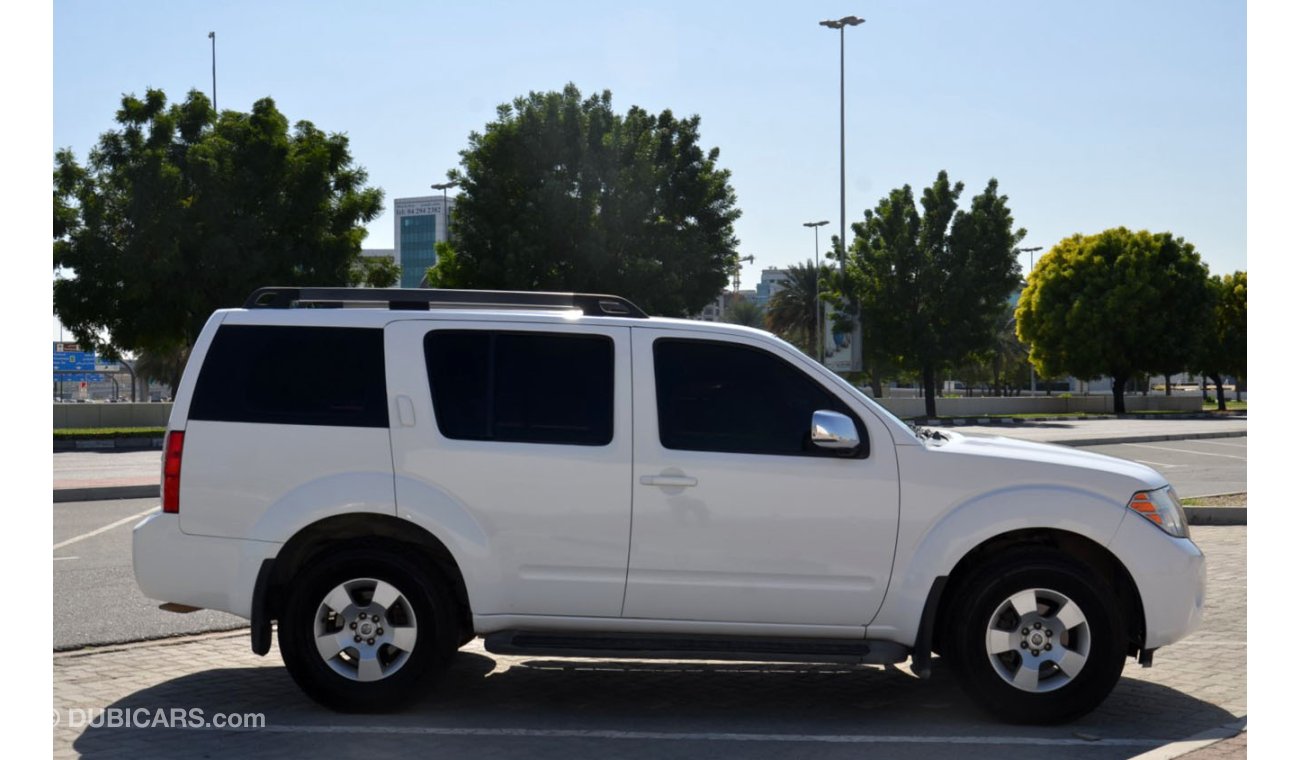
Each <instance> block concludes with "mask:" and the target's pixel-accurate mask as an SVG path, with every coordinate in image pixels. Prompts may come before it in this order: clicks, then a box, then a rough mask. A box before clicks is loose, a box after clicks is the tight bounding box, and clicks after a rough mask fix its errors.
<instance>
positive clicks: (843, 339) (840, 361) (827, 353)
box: [822, 304, 862, 372]
mask: <svg viewBox="0 0 1300 760" xmlns="http://www.w3.org/2000/svg"><path fill="white" fill-rule="evenodd" d="M835 322H836V315H835V307H833V306H831V305H830V304H827V305H826V324H825V325H823V326H822V335H823V336H824V337H823V338H822V364H824V365H826V368H827V369H830V370H833V371H835V372H861V371H862V327H861V326H860V325H858V323H857V320H854V322H853V329H852V330H851V331H850V330H841V329H839V328H838V327H836V324H835Z"/></svg>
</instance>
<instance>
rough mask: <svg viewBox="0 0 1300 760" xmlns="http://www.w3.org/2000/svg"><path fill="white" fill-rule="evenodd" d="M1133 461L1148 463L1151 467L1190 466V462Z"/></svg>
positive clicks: (1171, 467)
mask: <svg viewBox="0 0 1300 760" xmlns="http://www.w3.org/2000/svg"><path fill="white" fill-rule="evenodd" d="M1133 461H1134V462H1139V463H1141V464H1149V465H1151V466H1152V467H1168V468H1170V469H1176V468H1179V467H1191V465H1190V464H1167V463H1165V462H1148V461H1147V460H1145V459H1134V460H1133Z"/></svg>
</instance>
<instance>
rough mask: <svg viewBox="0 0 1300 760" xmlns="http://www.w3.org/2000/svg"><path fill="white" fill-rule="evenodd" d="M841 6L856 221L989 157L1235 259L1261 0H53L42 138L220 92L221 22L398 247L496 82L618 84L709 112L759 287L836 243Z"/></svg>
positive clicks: (1048, 240)
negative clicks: (405, 204)
mask: <svg viewBox="0 0 1300 760" xmlns="http://www.w3.org/2000/svg"><path fill="white" fill-rule="evenodd" d="M850 14H856V15H858V16H861V17H862V18H864V19H865V20H866V23H864V24H862V25H860V26H857V27H854V28H850V29H848V30H847V31H846V32H845V39H844V42H845V61H844V66H845V110H846V128H845V143H846V148H845V160H846V165H847V170H846V175H847V176H846V191H845V197H846V208H847V213H846V216H847V224H848V225H852V223H853V222H854V221H857V220H859V219H861V218H862V212H863V210H864V209H867V208H870V207H873V206H875V204H876V203H877V202H878V201H879V200H880V199H881V198H882V197H884V196H885V195H886V194H887V193H888V192H889V191H890V190H891V189H893V188H896V187H901V186H902V185H904V184H910V185H912V187H913V188H914V189H917V190H918V191H919V188H921V187H924V186H926V185H928V184H930V183H931V182H933V181H934V179H935V176H936V174H937V173H938V172H939V171H940V170H947V171H948V174H949V176H950V178H952V179H953V180H960V181H962V182H964V183H965V185H966V192H965V194H964V196H963V197H964V199H965V200H966V201H967V203H968V202H969V199H970V198H971V197H972V196H973V195H975V194H976V193H978V192H980V191H981V190H983V188H984V186H985V184H986V183H987V182H988V181H989V179H990V178H996V179H997V181H998V184H999V189H1000V192H1002V193H1003V194H1005V195H1007V196H1008V198H1009V203H1010V208H1011V210H1012V213H1013V215H1014V217H1015V221H1016V224H1017V225H1018V226H1022V227H1024V228H1025V229H1026V230H1027V231H1028V235H1027V236H1026V238H1025V239H1024V242H1023V243H1022V245H1023V246H1025V247H1030V246H1043V247H1044V248H1045V249H1047V248H1050V247H1051V246H1052V245H1053V244H1054V243H1056V242H1057V241H1059V240H1060V239H1062V238H1064V237H1068V236H1070V235H1072V234H1075V233H1085V234H1091V233H1095V232H1100V231H1101V230H1104V229H1107V228H1110V227H1115V226H1120V225H1123V226H1128V227H1130V228H1138V229H1143V228H1144V229H1150V230H1152V231H1170V232H1173V233H1174V234H1175V235H1177V236H1181V237H1183V238H1185V239H1186V240H1188V241H1189V242H1191V243H1192V244H1193V245H1195V246H1196V248H1197V250H1198V251H1199V252H1200V253H1201V255H1202V257H1203V258H1204V260H1205V261H1206V262H1207V264H1208V265H1209V267H1210V270H1211V271H1212V272H1215V273H1224V272H1231V271H1233V270H1237V269H1246V12H1245V5H1244V3H1240V2H1230V1H1225V0H1213V1H1207V0H1177V1H1173V0H1145V1H1144V2H1141V3H1133V2H1114V1H1113V0H1090V1H1089V2H1086V3H1047V2H1037V1H1029V0H1023V1H1022V0H987V1H986V2H980V3H971V2H967V1H963V0H853V1H851V2H847V3H846V2H844V0H838V2H835V3H826V2H811V3H788V2H781V3H778V2H752V3H744V4H740V3H722V2H705V1H701V0H695V1H694V2H680V1H677V0H674V1H672V2H656V3H654V4H653V5H650V4H630V3H629V4H621V5H620V4H612V3H607V2H599V3H597V2H557V3H535V2H477V3H451V2H382V3H373V4H366V5H365V6H364V8H363V6H362V5H361V4H358V3H355V2H332V1H328V0H325V1H321V0H317V1H316V2H296V1H285V2H276V3H265V2H244V1H242V0H235V1H232V2H222V3H193V2H174V1H170V0H169V1H168V2H156V1H154V0H130V1H129V2H120V3H105V2H98V1H95V0H58V1H57V2H55V3H54V6H53V23H54V37H53V65H54V68H53V74H54V88H53V96H54V101H53V104H54V130H53V137H54V140H53V147H54V148H63V147H67V148H71V149H72V150H73V151H74V153H75V154H76V155H77V157H78V159H80V160H84V159H85V157H86V155H87V153H88V152H89V150H90V148H91V147H92V146H93V145H94V143H95V142H96V140H97V139H98V137H99V135H100V134H101V133H103V132H104V131H106V130H108V129H110V128H112V127H113V126H114V123H113V113H114V111H115V110H116V108H117V107H118V105H119V103H120V99H121V96H122V95H123V94H124V93H135V94H140V95H143V93H144V91H145V89H146V88H149V87H154V88H160V89H162V90H163V91H164V92H165V93H167V95H168V96H169V99H170V100H172V101H179V100H181V99H183V98H184V96H185V93H186V92H187V91H188V90H190V89H200V90H202V91H204V92H205V93H208V94H209V95H211V92H212V47H211V45H212V42H211V41H210V40H209V39H208V32H209V31H213V32H216V87H217V90H216V95H217V103H218V105H219V106H220V107H221V108H223V109H237V110H241V111H248V110H250V109H251V106H252V104H253V102H254V101H256V100H257V99H259V98H262V97H268V96H269V97H271V98H273V99H274V100H275V102H276V104H277V106H278V107H279V108H280V110H281V111H282V112H283V113H284V114H285V115H286V116H287V117H288V118H289V120H290V121H291V122H293V121H297V120H300V119H305V120H308V121H311V122H313V123H314V124H315V125H316V126H317V127H319V128H321V129H323V130H325V131H328V132H341V133H345V134H347V135H348V137H349V140H350V143H351V150H352V155H353V157H354V159H355V160H356V162H357V163H358V164H360V165H361V166H363V167H365V169H366V170H367V171H368V172H369V176H370V183H371V185H372V186H376V187H379V188H381V189H383V191H384V193H385V198H386V200H385V204H386V211H385V213H384V214H383V215H382V216H381V217H379V218H377V219H376V220H374V221H373V222H372V223H371V224H370V225H369V226H368V230H369V235H368V237H367V239H366V241H365V243H364V247H367V248H388V247H392V244H393V218H392V200H393V199H394V198H399V197H409V196H417V195H429V194H433V193H432V191H430V190H429V185H430V184H432V183H435V182H442V181H445V179H446V173H447V170H448V169H450V168H452V167H453V166H455V165H457V164H458V162H459V160H460V159H459V152H460V151H461V150H463V149H464V148H465V147H466V146H467V144H468V136H469V134H470V132H471V131H475V130H482V129H483V127H484V125H485V124H487V123H488V122H489V121H491V120H493V119H494V118H495V112H496V107H497V105H498V104H501V103H506V102H509V101H511V100H513V99H514V98H515V97H518V96H521V95H525V94H527V93H528V92H530V91H548V90H559V89H561V88H562V87H563V86H564V85H565V84H566V83H568V82H573V83H574V84H576V85H577V86H578V87H579V89H581V90H582V92H583V93H584V94H587V93H592V92H597V91H600V90H604V89H608V90H610V91H611V92H612V94H613V102H614V107H615V109H616V110H617V111H619V112H626V110H627V109H628V108H629V107H631V106H633V105H637V106H640V107H642V108H645V109H647V110H650V111H652V112H659V111H661V110H664V109H670V110H672V112H673V113H674V114H675V115H677V116H679V117H680V116H686V115H690V114H698V115H699V116H700V119H701V130H700V131H701V138H702V144H703V145H704V146H705V147H706V148H709V147H715V146H716V147H717V148H719V149H720V156H719V165H720V166H721V167H722V168H725V169H727V170H729V171H730V172H731V183H732V186H733V187H734V188H735V191H736V196H737V201H738V206H739V208H740V209H741V210H742V216H741V218H740V220H739V221H738V222H737V224H736V234H737V237H738V238H739V240H740V245H739V251H740V254H741V255H742V256H749V255H753V256H754V262H753V264H752V265H751V264H746V265H745V269H744V271H743V273H742V285H743V286H744V287H747V288H749V287H753V286H754V284H755V283H756V282H757V281H758V277H759V272H760V270H761V269H763V268H766V267H784V266H788V265H789V264H792V263H796V262H800V261H804V260H806V259H809V258H811V257H812V255H813V253H814V240H813V234H812V232H811V230H809V229H807V228H805V227H804V226H803V223H804V222H809V221H820V220H823V219H826V220H830V222H831V224H829V225H827V226H826V227H823V228H822V230H821V233H822V234H821V236H820V242H821V243H822V249H823V250H826V249H828V248H829V240H828V236H829V234H830V233H831V232H835V231H838V229H839V225H840V186H839V162H840V148H839V137H840V130H839V105H840V103H839V84H840V82H839V62H840V61H839V56H840V50H839V39H838V38H839V36H840V33H839V32H836V31H832V30H830V29H827V28H825V27H822V26H819V25H818V21H820V20H822V19H828V18H840V17H842V16H845V15H850ZM51 156H52V153H51ZM453 192H454V191H453ZM963 205H966V204H963ZM850 234H851V232H850ZM1022 263H1023V264H1024V265H1025V266H1026V267H1028V264H1029V259H1028V255H1025V256H1022Z"/></svg>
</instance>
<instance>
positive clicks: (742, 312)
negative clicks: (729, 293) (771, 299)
mask: <svg viewBox="0 0 1300 760" xmlns="http://www.w3.org/2000/svg"><path fill="white" fill-rule="evenodd" d="M722 321H724V322H730V323H731V324H733V325H744V326H745V327H757V328H758V329H760V330H761V329H763V321H764V316H763V310H762V309H761V308H759V305H758V304H756V303H754V302H753V301H748V300H745V299H743V298H733V299H731V300H729V301H728V303H727V310H726V311H725V312H723V314H722Z"/></svg>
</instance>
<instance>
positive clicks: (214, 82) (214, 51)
mask: <svg viewBox="0 0 1300 760" xmlns="http://www.w3.org/2000/svg"><path fill="white" fill-rule="evenodd" d="M208 39H210V40H212V110H213V111H216V110H217V33H216V32H208ZM217 113H220V111H217Z"/></svg>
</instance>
